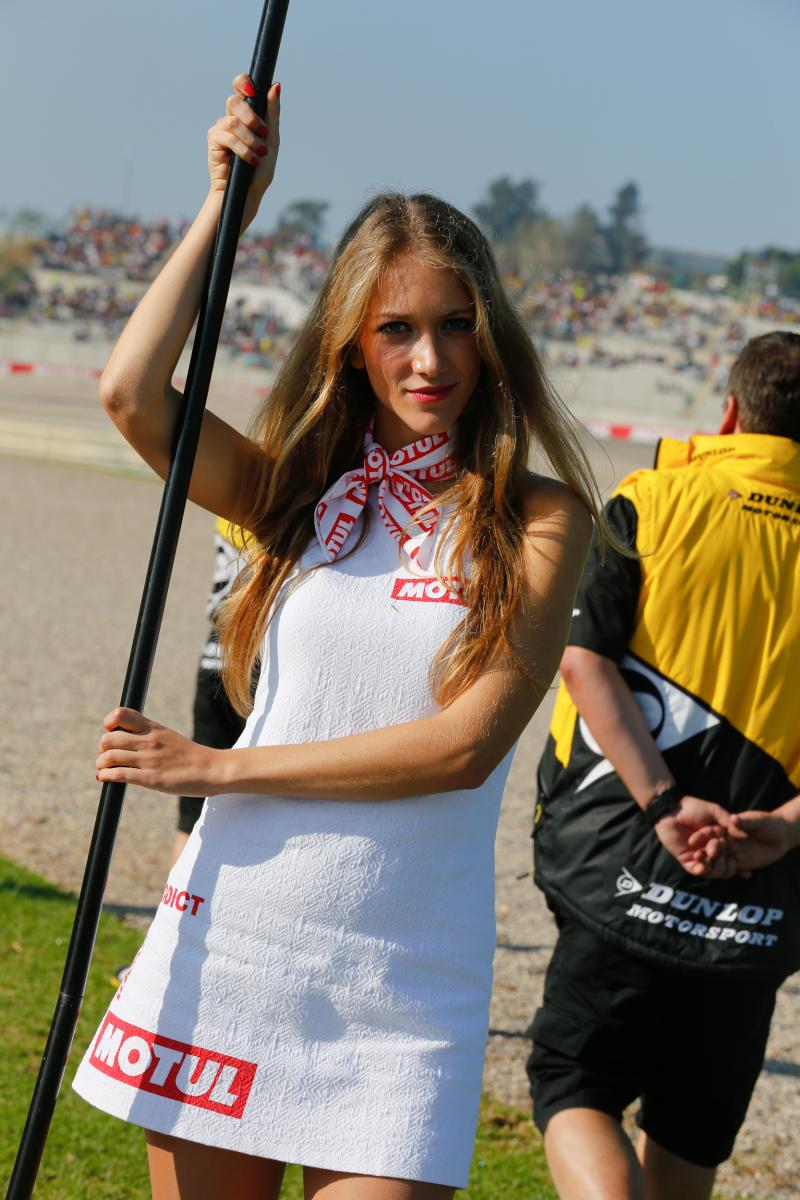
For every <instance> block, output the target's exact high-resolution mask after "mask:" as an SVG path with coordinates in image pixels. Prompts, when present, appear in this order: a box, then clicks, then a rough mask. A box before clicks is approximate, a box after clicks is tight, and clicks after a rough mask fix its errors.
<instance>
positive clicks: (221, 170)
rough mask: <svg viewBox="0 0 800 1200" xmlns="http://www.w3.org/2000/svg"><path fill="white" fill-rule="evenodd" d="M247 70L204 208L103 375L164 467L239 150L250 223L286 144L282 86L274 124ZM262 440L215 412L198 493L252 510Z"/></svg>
mask: <svg viewBox="0 0 800 1200" xmlns="http://www.w3.org/2000/svg"><path fill="white" fill-rule="evenodd" d="M248 86H252V85H251V84H250V81H249V78H248V76H246V75H239V76H237V78H236V79H235V80H234V88H235V95H233V96H231V97H229V99H228V103H227V113H226V116H225V117H222V118H221V119H220V120H219V121H217V122H216V124H215V125H213V126H212V127H211V129H210V130H209V131H208V158H209V173H210V177H211V185H210V190H209V193H208V196H207V198H206V200H205V202H204V204H203V206H202V208H201V209H200V212H199V214H198V216H197V217H196V219H195V221H194V223H193V224H192V225H191V227H190V229H189V230H188V232H187V233H186V235H185V237H184V238H183V240H182V241H181V243H180V245H179V246H178V247H177V249H176V250H175V252H174V253H173V255H172V256H171V258H170V259H169V261H168V262H167V263H166V265H165V266H164V267H163V268H162V270H161V271H160V272H159V274H158V276H157V278H156V279H155V281H154V282H153V284H152V285H151V287H150V288H149V289H148V291H147V293H146V294H145V296H144V297H143V299H142V300H141V302H140V304H139V305H138V307H137V309H136V311H135V312H134V314H133V316H132V317H131V319H130V321H129V322H128V324H127V325H126V327H125V329H124V331H123V333H122V336H121V337H120V339H119V341H118V342H117V344H116V346H115V347H114V350H113V352H112V354H111V357H110V359H109V361H108V364H107V366H106V368H105V370H104V371H103V375H102V379H101V381H100V398H101V400H102V403H103V405H104V407H105V408H106V410H107V412H108V414H109V416H110V417H111V419H112V420H113V421H114V424H115V425H116V426H117V428H118V429H119V430H120V432H121V433H122V434H123V436H124V437H125V438H126V439H127V440H128V441H129V442H130V443H131V445H132V446H133V448H134V449H135V450H136V451H137V453H138V454H140V455H141V457H142V458H143V459H144V460H145V462H147V463H148V464H149V465H150V466H151V467H152V468H153V469H154V470H155V471H156V472H157V473H158V474H159V475H161V476H162V477H163V476H164V475H165V474H166V471H167V467H168V465H169V458H170V450H171V446H172V439H173V431H174V428H175V422H176V420H177V417H178V413H179V410H180V406H181V402H182V397H181V395H180V393H179V392H178V391H176V389H175V388H174V387H173V386H172V382H171V381H172V376H173V373H174V371H175V367H176V365H177V362H178V359H179V357H180V355H181V352H182V350H183V348H184V346H185V344H186V340H187V338H188V336H189V333H190V332H191V329H192V326H193V325H194V322H195V319H196V317H197V313H198V310H199V307H200V301H201V298H202V292H203V284H204V280H205V276H206V271H207V268H208V263H209V259H210V256H211V249H212V247H213V244H214V238H215V235H216V230H217V223H218V221H219V214H220V209H221V205H222V196H223V193H224V190H225V184H226V181H227V177H228V170H229V163H230V155H231V153H235V154H237V155H238V156H239V157H240V158H243V159H245V161H248V162H250V163H252V164H254V165H255V164H257V166H255V169H254V172H253V181H252V183H251V186H250V190H249V192H248V199H247V208H246V212H245V220H244V227H246V226H247V225H248V224H249V223H250V221H252V219H253V217H254V216H255V214H256V212H257V210H258V205H259V203H260V201H261V198H262V197H263V195H264V192H265V191H266V189H267V187H268V186H269V184H270V183H271V181H272V177H273V175H274V172H275V162H276V157H277V150H278V121H279V99H278V96H279V89H278V88H276V87H273V88H272V89H271V91H270V93H269V98H268V125H269V134H268V136H267V124H265V123H264V122H262V120H261V118H260V117H259V116H257V114H256V113H254V112H253V110H252V109H251V108H250V106H249V105H248V104H247V103H246V102H245V100H244V95H245V91H246V88H247V87H248ZM258 461H259V453H258V449H257V447H256V446H255V445H254V444H253V443H252V442H250V441H249V440H248V439H247V438H246V437H243V436H242V434H240V433H238V432H237V431H236V430H235V429H233V428H232V426H230V425H228V424H227V423H226V422H225V421H222V420H220V418H219V417H216V416H214V414H213V413H210V412H206V414H205V416H204V418H203V426H202V431H201V434H200V442H199V445H198V450H197V457H196V459H195V465H194V471H193V474H192V481H191V487H190V490H189V498H190V499H191V500H194V501H195V502H196V503H197V504H200V505H202V506H203V507H204V508H207V509H210V510H211V511H212V512H215V513H220V514H221V515H222V516H225V517H228V518H229V519H231V520H234V521H243V520H244V519H246V517H247V515H248V514H247V513H246V511H245V508H246V504H245V503H244V501H245V498H246V497H247V495H248V494H252V491H253V490H254V484H255V477H256V472H257V470H258Z"/></svg>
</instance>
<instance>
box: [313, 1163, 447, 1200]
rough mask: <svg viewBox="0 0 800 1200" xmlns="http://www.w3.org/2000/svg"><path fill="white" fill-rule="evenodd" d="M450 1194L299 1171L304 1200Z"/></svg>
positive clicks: (412, 1199) (423, 1199)
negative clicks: (301, 1176)
mask: <svg viewBox="0 0 800 1200" xmlns="http://www.w3.org/2000/svg"><path fill="white" fill-rule="evenodd" d="M454 1191H455V1188H451V1187H443V1186H442V1185H441V1184H439V1183H416V1182H415V1181H414V1180H411V1179H388V1178H386V1179H384V1178H381V1177H379V1176H376V1175H346V1174H343V1173H342V1172H339V1171H321V1170H319V1168H317V1167H304V1168H303V1192H304V1195H305V1200H451V1197H452V1195H453V1192H454Z"/></svg>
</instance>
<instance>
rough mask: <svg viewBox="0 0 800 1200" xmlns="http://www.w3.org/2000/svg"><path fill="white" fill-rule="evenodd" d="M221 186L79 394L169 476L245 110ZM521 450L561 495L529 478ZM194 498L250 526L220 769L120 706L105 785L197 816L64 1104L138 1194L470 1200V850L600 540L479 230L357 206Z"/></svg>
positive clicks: (248, 124)
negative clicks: (140, 1147)
mask: <svg viewBox="0 0 800 1200" xmlns="http://www.w3.org/2000/svg"><path fill="white" fill-rule="evenodd" d="M234 87H235V94H234V95H233V96H231V97H230V98H229V100H228V104H227V115H226V116H225V117H224V118H222V119H221V120H220V121H218V122H217V123H216V125H215V126H214V127H213V128H212V129H211V130H210V132H209V160H210V168H211V180H212V184H211V190H210V193H209V196H208V198H207V200H206V202H205V203H204V205H203V207H202V209H201V211H200V214H199V216H198V217H197V219H196V221H195V222H194V224H193V226H192V227H191V229H190V230H189V232H188V233H187V235H186V237H185V238H184V241H183V242H182V244H181V245H180V246H179V247H178V249H177V250H176V252H175V254H174V255H173V256H172V258H171V259H170V261H169V262H168V263H167V264H166V266H165V267H164V269H163V270H162V272H161V274H160V275H159V277H158V279H157V280H156V281H155V282H154V284H153V286H152V287H151V289H150V291H149V292H148V294H147V295H146V297H145V298H144V299H143V301H142V303H141V304H140V306H139V308H138V309H137V311H136V313H135V314H134V316H133V317H132V318H131V321H130V322H129V324H128V326H127V329H126V331H125V332H124V334H123V336H122V338H121V339H120V341H119V343H118V345H117V346H116V348H115V350H114V353H113V355H112V357H111V360H110V362H109V365H108V367H107V368H106V371H105V372H104V375H103V381H102V385H101V392H102V397H103V401H104V404H105V406H106V408H107V409H108V411H109V413H110V414H111V416H112V418H113V419H114V421H115V422H116V424H117V425H118V427H119V428H120V429H121V430H122V432H123V433H124V435H125V436H126V437H127V438H128V440H129V441H130V442H131V443H132V444H133V445H134V446H135V448H136V449H137V450H138V452H139V453H140V454H141V455H142V457H143V458H144V459H145V460H146V461H147V462H148V463H150V464H151V466H153V467H154V468H155V469H156V470H157V471H159V472H160V473H161V474H162V475H163V474H164V472H165V471H166V468H167V463H168V458H169V447H170V441H171V435H172V427H173V423H174V420H175V416H176V412H177V407H178V402H179V397H178V396H177V394H176V393H175V392H174V390H173V389H172V388H171V386H170V379H171V377H172V372H173V369H174V367H175V363H176V362H177V359H178V356H179V354H180V352H181V349H182V348H183V345H184V342H185V340H186V338H187V336H188V334H189V331H190V329H191V326H192V324H193V321H194V319H195V315H196V312H197V309H198V305H199V300H200V293H201V288H202V283H203V278H204V273H205V269H206V264H207V261H208V256H209V253H210V249H211V245H212V240H213V237H214V231H215V228H216V222H217V217H218V214H219V207H220V198H221V194H222V191H223V188H224V185H225V179H226V176H227V170H228V160H229V154H230V153H231V152H232V153H234V154H237V155H239V156H240V157H243V158H245V159H247V160H248V161H250V162H252V163H253V165H254V166H255V167H256V169H255V172H254V177H253V183H252V186H251V188H250V193H249V198H248V206H247V212H246V218H245V224H248V223H249V222H250V221H251V220H252V219H253V217H254V216H255V213H256V211H257V208H258V204H259V201H260V199H261V197H262V196H263V193H264V192H265V190H266V188H267V187H268V185H269V183H270V181H271V179H272V176H273V172H274V169H275V158H276V153H277V147H278V117H279V87H278V85H276V86H275V87H273V88H272V90H271V91H270V94H269V97H268V124H269V129H267V126H266V125H264V124H262V122H261V120H260V118H258V117H257V116H256V115H255V114H254V113H253V112H252V111H251V109H250V108H249V107H248V105H247V104H246V102H245V100H244V96H245V95H247V94H251V93H250V91H249V90H248V89H250V88H251V87H252V85H251V83H250V80H249V79H248V78H247V77H246V76H239V77H238V78H237V79H236V80H235V83H234ZM534 438H535V439H536V441H537V442H538V444H539V446H540V447H541V448H543V449H544V451H545V453H546V454H547V455H548V457H549V458H550V460H551V462H552V464H553V465H554V467H555V470H556V473H557V474H558V475H560V476H561V478H562V479H563V480H565V484H564V483H558V482H555V481H553V480H550V479H545V478H543V477H537V476H534V475H532V474H530V473H529V471H528V470H527V462H528V458H529V454H530V451H531V449H532V444H533V440H534ZM190 496H191V498H192V499H193V500H194V501H195V502H196V503H198V504H201V505H202V506H203V507H205V508H207V509H209V510H210V511H211V512H216V513H221V514H223V515H224V516H225V517H227V518H228V519H229V520H230V521H232V522H235V523H236V524H238V525H241V526H242V527H244V528H247V529H249V530H251V531H252V532H253V538H252V540H251V543H250V547H249V554H248V560H247V567H246V569H245V571H244V572H243V573H242V575H241V576H240V582H239V586H238V588H237V590H236V592H235V594H234V595H233V597H232V598H231V600H230V601H229V603H228V606H227V616H226V627H225V630H224V634H223V656H224V659H225V664H226V673H227V686H228V689H229V692H230V694H231V696H232V697H233V699H234V701H235V702H236V703H237V704H238V705H239V707H240V708H243V709H244V708H248V707H249V706H250V703H251V697H250V671H251V667H252V664H253V661H254V659H255V657H256V656H257V655H258V654H259V653H260V654H261V658H262V668H261V675H260V680H259V684H258V688H257V692H256V697H255V703H254V705H253V707H252V711H251V712H250V716H249V718H248V721H247V725H246V727H245V730H244V732H243V734H242V736H241V738H240V739H239V742H238V743H237V746H236V747H235V748H234V749H233V750H228V751H224V750H212V749H209V748H208V747H204V746H200V745H196V744H195V743H192V742H190V741H188V740H187V739H185V738H183V737H182V736H180V735H179V734H177V733H175V732H173V731H171V730H169V729H165V728H164V727H162V726H160V725H158V724H157V723H156V722H154V721H151V720H149V719H148V718H146V717H144V716H142V715H141V714H138V713H135V712H132V711H130V710H124V709H117V710H115V711H114V712H112V713H110V714H109V715H108V717H107V718H106V721H105V725H106V729H107V730H108V732H107V733H106V734H105V735H104V736H103V737H102V739H101V743H100V756H99V758H98V760H97V769H98V778H100V779H101V780H103V781H105V780H125V781H127V782H129V783H138V784H140V785H142V786H144V787H149V788H155V789H158V790H160V791H163V792H170V793H176V794H180V793H183V794H195V795H201V796H203V795H205V796H208V797H209V799H208V802H207V804H206V806H205V809H204V813H203V816H202V818H201V820H200V822H199V823H198V825H197V826H196V827H195V830H194V832H193V834H192V836H191V838H190V841H189V843H188V846H187V848H186V850H185V851H184V853H183V855H182V856H181V858H180V859H179V861H178V863H177V864H176V865H175V867H174V868H173V871H172V872H171V874H170V877H169V882H168V885H167V888H166V891H165V894H164V902H163V904H162V905H161V906H160V908H159V912H158V915H157V916H156V918H155V920H154V922H153V925H152V927H151V929H150V932H149V934H148V937H147V940H146V942H145V944H144V946H143V948H142V950H141V952H140V954H139V956H138V957H137V960H136V962H135V964H134V967H133V969H132V971H131V972H130V974H129V976H128V977H127V979H126V981H125V982H124V984H123V986H122V987H121V989H120V991H119V992H118V993H117V995H116V996H115V998H114V1000H113V1001H112V1004H111V1006H110V1008H109V1012H108V1014H107V1015H106V1018H105V1019H104V1021H103V1023H102V1025H101V1027H100V1029H99V1030H98V1033H97V1035H96V1037H95V1040H94V1042H93V1043H92V1045H91V1046H90V1048H89V1050H88V1051H87V1054H86V1057H85V1058H84V1061H83V1063H82V1064H81V1067H80V1069H79V1072H78V1075H77V1077H76V1087H77V1089H78V1091H79V1092H81V1094H82V1095H84V1096H86V1098H87V1099H89V1100H91V1101H92V1102H93V1103H95V1104H97V1105H98V1106H99V1107H101V1108H104V1109H106V1110H107V1111H109V1112H112V1113H115V1114H116V1115H119V1116H122V1117H124V1118H125V1119H127V1120H130V1121H133V1122H135V1123H138V1124H140V1125H142V1126H144V1128H145V1129H146V1130H147V1131H148V1132H147V1140H148V1151H149V1156H150V1164H151V1175H152V1180H153V1194H154V1196H155V1197H156V1198H157V1200H165V1198H167V1197H175V1196H187V1197H189V1196H190V1197H192V1200H203V1198H204V1197H212V1196H213V1197H217V1196H219V1195H225V1196H241V1197H251V1196H252V1197H259V1198H261V1197H271V1196H276V1195H277V1194H278V1192H279V1190H280V1182H281V1176H282V1172H283V1164H284V1163H285V1162H286V1161H293V1162H298V1163H302V1164H303V1165H304V1167H305V1186H306V1195H307V1196H309V1197H323V1196H324V1197H325V1198H326V1200H339V1198H340V1197H347V1198H348V1200H378V1198H379V1197H380V1198H381V1200H428V1198H433V1197H436V1198H440V1197H449V1196H450V1195H452V1192H453V1189H454V1188H456V1187H463V1186H465V1185H466V1183H467V1178H468V1173H469V1163H470V1157H471V1154H472V1146H473V1140H474V1134H475V1126H476V1120H477V1111H478V1101H479V1093H480V1083H481V1072H482V1064H483V1051H484V1044H485V1038H486V1033H487V1020H488V1004H489V997H490V991H491V963H492V955H493V950H494V941H495V932H494V911H493V909H494V905H493V840H494V833H495V827H496V822H497V814H498V808H499V802H500V797H501V794H502V790H503V785H504V783H505V779H506V775H507V772H508V767H509V764H510V759H511V753H512V750H513V747H514V744H515V742H516V740H517V738H518V736H519V734H520V733H521V732H522V730H523V729H524V727H525V725H526V724H527V722H528V720H529V718H530V717H531V715H532V713H533V712H534V711H535V709H536V707H537V705H538V704H539V701H540V700H541V698H542V696H543V695H544V693H545V691H546V689H547V687H548V686H549V684H550V681H551V679H552V676H553V675H554V673H555V670H556V667H557V665H558V661H559V657H560V654H561V650H562V648H563V645H564V641H565V637H566V633H567V628H568V625H569V620H570V614H571V609H572V601H573V596H574V592H575V587H576V584H577V581H578V576H579V572H580V568H581V565H582V562H583V558H584V554H585V551H586V548H587V545H588V540H589V536H590V531H591V518H590V515H589V510H591V511H593V512H595V514H596V513H597V506H596V503H595V492H594V484H593V481H592V479H591V474H590V471H589V468H588V467H587V465H586V463H585V460H584V459H583V456H582V453H581V451H580V448H579V446H578V443H577V441H576V439H575V435H574V433H573V432H572V430H571V426H570V424H569V420H568V418H566V417H565V415H564V414H563V413H562V411H561V409H560V408H559V405H558V401H557V400H556V398H555V397H554V396H553V394H552V392H551V391H550V389H549V387H548V385H547V382H546V378H545V376H544V373H543V371H542V367H541V365H540V363H539V360H538V358H537V356H536V353H535V351H534V349H533V346H532V345H531V343H530V340H529V339H528V337H527V335H526V334H525V332H524V331H523V329H522V327H521V325H520V323H519V321H518V319H517V317H516V315H515V313H514V311H513V308H512V306H511V305H510V303H509V301H508V299H507V298H506V296H505V294H504V292H503V289H502V286H501V284H500V281H499V279H498V275H497V269H496V266H495V264H494V260H493V258H492V255H491V251H490V250H489V247H488V246H487V244H486V242H485V240H484V238H483V236H482V235H481V234H480V232H479V231H478V229H477V228H476V227H475V226H474V225H473V223H472V222H471V221H469V220H468V218H466V217H464V216H463V215H462V214H460V213H458V212H457V211H456V210H455V209H453V208H451V207H450V206H449V205H447V204H445V203H444V202H442V201H440V200H437V199H434V198H433V197H430V196H417V197H412V198H410V199H407V198H404V197H400V196H383V197H378V198H377V199H376V200H374V201H373V202H371V203H370V204H369V205H367V207H366V208H365V209H364V211H363V212H362V213H361V214H360V216H359V217H358V218H357V220H356V221H355V222H354V223H353V225H352V226H351V227H350V229H349V230H348V231H347V232H346V234H345V235H344V237H343V239H342V242H341V244H340V246H339V248H338V250H337V253H336V256H335V259H334V263H333V266H332V269H331V272H330V276H329V278H328V280H327V282H326V284H325V286H324V288H323V290H322V293H321V295H320V297H319V299H318V301H317V303H316V305H315V307H314V309H313V311H312V313H311V315H310V316H309V319H308V321H307V322H306V324H305V326H304V328H303V329H302V330H301V332H300V334H299V336H298V339H297V341H296V344H295V346H294V348H293V350H292V352H291V353H290V355H289V358H288V360H287V362H286V363H285V365H284V367H283V369H282V371H281V373H280V376H279V378H278V379H277V380H276V383H275V386H274V388H273V391H272V393H271V396H270V397H269V399H268V401H267V402H266V403H265V405H264V408H263V410H262V412H261V414H260V417H259V419H258V422H257V424H256V427H255V428H254V430H253V433H252V436H251V437H250V438H245V437H243V436H241V435H240V434H238V433H237V432H236V431H234V430H233V429H232V428H231V427H230V426H228V425H227V424H226V423H225V422H224V421H222V420H220V419H219V418H218V417H216V416H214V415H213V414H211V413H207V414H206V416H205V419H204V424H203V431H202V435H201V438H200V445H199V449H198V454H197V461H196V466H195V469H194V474H193V477H192V484H191V490H190Z"/></svg>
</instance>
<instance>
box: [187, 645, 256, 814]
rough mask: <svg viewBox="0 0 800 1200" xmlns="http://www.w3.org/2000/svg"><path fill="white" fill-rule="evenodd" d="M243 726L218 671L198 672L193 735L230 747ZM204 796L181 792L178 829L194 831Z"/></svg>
mask: <svg viewBox="0 0 800 1200" xmlns="http://www.w3.org/2000/svg"><path fill="white" fill-rule="evenodd" d="M243 729H244V718H243V717H240V716H239V714H238V713H237V711H236V709H235V708H233V707H232V706H231V703H230V701H229V700H228V696H227V694H226V692H225V688H224V687H223V686H222V680H221V678H220V675H219V671H207V670H205V669H204V668H203V667H201V668H200V669H199V671H198V672H197V686H196V688H195V693H194V724H193V732H192V737H193V738H194V740H195V741H196V742H200V743H201V745H203V746H213V747H214V749H215V750H227V749H228V748H229V747H230V746H232V745H233V743H234V742H235V741H236V739H237V738H238V737H239V734H240V733H241V732H242V730H243ZM203 804H204V800H203V797H202V796H181V798H180V800H179V801H178V829H180V830H181V832H182V833H191V832H192V830H193V829H194V827H195V824H196V822H197V819H198V817H199V816H200V813H201V811H202V808H203Z"/></svg>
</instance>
